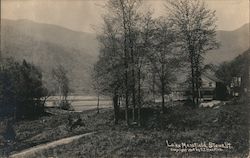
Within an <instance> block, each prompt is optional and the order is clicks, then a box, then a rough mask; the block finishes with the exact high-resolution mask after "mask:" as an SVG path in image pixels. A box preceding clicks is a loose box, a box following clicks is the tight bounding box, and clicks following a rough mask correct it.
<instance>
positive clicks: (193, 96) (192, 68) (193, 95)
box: [190, 53, 196, 105]
mask: <svg viewBox="0 0 250 158" xmlns="http://www.w3.org/2000/svg"><path fill="white" fill-rule="evenodd" d="M190 59H191V82H192V93H191V94H192V102H193V104H194V105H196V104H195V96H196V93H195V81H194V78H195V74H194V61H193V53H192V54H191V57H190Z"/></svg>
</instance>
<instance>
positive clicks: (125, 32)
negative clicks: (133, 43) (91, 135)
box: [120, 0, 129, 125]
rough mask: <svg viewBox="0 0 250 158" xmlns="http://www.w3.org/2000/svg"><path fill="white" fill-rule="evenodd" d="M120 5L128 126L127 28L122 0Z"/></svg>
mask: <svg viewBox="0 0 250 158" xmlns="http://www.w3.org/2000/svg"><path fill="white" fill-rule="evenodd" d="M120 4H121V7H122V18H123V30H124V41H123V44H124V55H125V60H124V64H125V86H126V94H125V95H126V96H125V120H126V121H127V125H129V117H128V95H129V87H128V52H127V27H126V22H127V21H126V18H125V16H126V13H125V8H124V2H123V0H120Z"/></svg>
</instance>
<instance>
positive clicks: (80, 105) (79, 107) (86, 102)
mask: <svg viewBox="0 0 250 158" xmlns="http://www.w3.org/2000/svg"><path fill="white" fill-rule="evenodd" d="M59 100H60V97H59V96H51V97H49V98H48V100H47V102H46V106H47V107H54V106H58V101H59ZM68 100H69V102H70V103H71V105H72V106H73V108H74V109H75V111H84V110H90V109H95V108H97V97H96V96H69V97H68ZM110 107H112V101H111V99H110V98H108V97H100V106H99V108H110Z"/></svg>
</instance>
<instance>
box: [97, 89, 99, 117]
mask: <svg viewBox="0 0 250 158" xmlns="http://www.w3.org/2000/svg"><path fill="white" fill-rule="evenodd" d="M99 106H100V95H99V93H98V94H97V114H99Z"/></svg>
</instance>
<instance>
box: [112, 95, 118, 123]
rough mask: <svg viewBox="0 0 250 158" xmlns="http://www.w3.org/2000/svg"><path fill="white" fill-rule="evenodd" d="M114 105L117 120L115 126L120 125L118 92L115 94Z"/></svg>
mask: <svg viewBox="0 0 250 158" xmlns="http://www.w3.org/2000/svg"><path fill="white" fill-rule="evenodd" d="M113 105H114V120H115V124H118V120H119V106H118V95H117V92H115V93H114V96H113Z"/></svg>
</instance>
